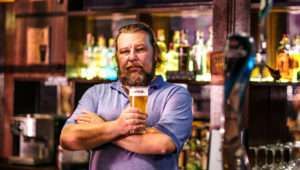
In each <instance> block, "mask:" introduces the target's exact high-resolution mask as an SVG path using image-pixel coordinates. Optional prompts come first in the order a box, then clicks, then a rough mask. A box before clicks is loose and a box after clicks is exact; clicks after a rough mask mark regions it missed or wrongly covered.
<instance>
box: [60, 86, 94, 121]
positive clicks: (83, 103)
mask: <svg viewBox="0 0 300 170" xmlns="http://www.w3.org/2000/svg"><path fill="white" fill-rule="evenodd" d="M96 90H97V89H96V86H93V87H91V88H89V89H88V90H87V91H86V92H85V93H84V94H83V95H82V97H81V99H80V100H79V102H78V105H77V107H76V109H75V111H74V112H73V113H72V115H71V116H70V117H69V118H68V119H67V121H66V124H70V123H76V122H75V118H76V116H78V115H79V114H81V113H82V111H83V110H87V111H90V112H96V110H97V104H96V96H95V94H97V93H96Z"/></svg>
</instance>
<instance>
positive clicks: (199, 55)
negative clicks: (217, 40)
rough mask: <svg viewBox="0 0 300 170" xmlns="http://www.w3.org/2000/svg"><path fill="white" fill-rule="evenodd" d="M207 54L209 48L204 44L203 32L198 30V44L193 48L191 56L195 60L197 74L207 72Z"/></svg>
mask: <svg viewBox="0 0 300 170" xmlns="http://www.w3.org/2000/svg"><path fill="white" fill-rule="evenodd" d="M206 54H207V49H206V47H205V44H204V38H203V32H202V31H200V30H198V31H197V32H196V44H195V45H194V46H193V48H192V50H191V57H192V58H193V61H194V71H195V72H196V73H197V74H204V73H206V72H207V67H206V66H207V65H206V60H207V59H206Z"/></svg>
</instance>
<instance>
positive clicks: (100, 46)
mask: <svg viewBox="0 0 300 170" xmlns="http://www.w3.org/2000/svg"><path fill="white" fill-rule="evenodd" d="M106 56H107V47H106V40H105V37H104V36H103V35H99V36H98V38H97V46H96V47H95V48H94V59H95V63H94V64H95V65H97V66H99V67H105V66H107V64H108V63H107V57H106Z"/></svg>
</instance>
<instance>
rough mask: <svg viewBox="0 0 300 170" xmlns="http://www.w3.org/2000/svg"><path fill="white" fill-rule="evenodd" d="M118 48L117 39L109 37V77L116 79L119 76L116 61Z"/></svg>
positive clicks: (109, 78) (107, 56)
mask: <svg viewBox="0 0 300 170" xmlns="http://www.w3.org/2000/svg"><path fill="white" fill-rule="evenodd" d="M115 55H116V49H115V40H114V39H113V38H109V39H108V48H107V55H106V58H107V71H108V73H107V79H108V80H116V79H117V78H118V73H117V71H118V66H117V61H116V57H115Z"/></svg>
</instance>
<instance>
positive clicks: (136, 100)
mask: <svg viewBox="0 0 300 170" xmlns="http://www.w3.org/2000/svg"><path fill="white" fill-rule="evenodd" d="M147 100H148V87H130V88H129V101H130V106H131V107H135V108H138V109H139V111H140V112H142V113H145V114H147Z"/></svg>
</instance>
